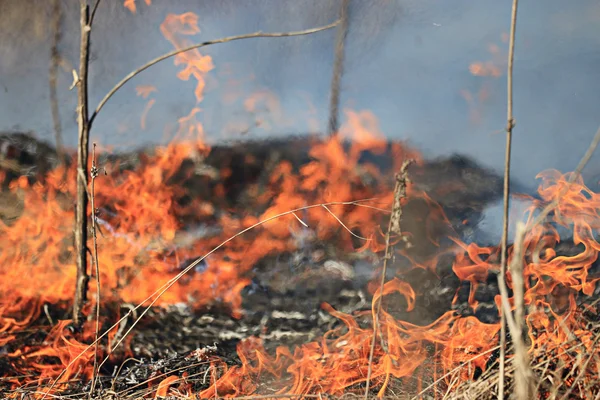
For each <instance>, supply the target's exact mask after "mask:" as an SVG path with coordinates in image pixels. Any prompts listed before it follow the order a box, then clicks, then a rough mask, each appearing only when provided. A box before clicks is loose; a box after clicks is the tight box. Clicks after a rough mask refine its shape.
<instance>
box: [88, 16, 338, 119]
mask: <svg viewBox="0 0 600 400" xmlns="http://www.w3.org/2000/svg"><path fill="white" fill-rule="evenodd" d="M338 24H339V21H335V22H333V23H331V24H329V25H325V26H321V27H319V28H312V29H306V30H303V31H295V32H275V33H262V32H255V33H247V34H244V35H237V36H229V37H224V38H221V39H216V40H209V41H206V42H202V43H197V44H193V45H191V46H188V47H185V48H183V49H177V50H173V51H172V52H170V53H167V54H163V55H162V56H160V57H157V58H155V59H154V60H152V61H149V62H148V63H146V64H144V65H143V66H141V67H139V68H138V69H136V70H134V71H131V72H130V73H129V74H128V75H127V76H125V77H124V78H123V79H121V81H120V82H119V83H117V84H116V85H115V87H113V88H112V89H111V90H110V92H108V93H107V94H106V96H104V98H103V99H102V100H101V101H100V103H99V104H98V106H97V107H96V109H95V110H94V112H93V113H92V115H91V116H90V120H89V125H90V128H91V125H92V123H93V122H94V120H95V119H96V116H97V115H98V113H99V112H100V110H101V109H102V107H104V105H105V104H106V103H107V102H108V100H110V98H111V97H112V96H113V95H114V94H115V93H116V92H117V91H118V90H119V89H121V88H122V87H123V86H124V85H125V84H126V83H127V82H129V81H130V80H131V79H133V78H134V77H135V76H136V75H138V74H140V73H141V72H143V71H145V70H147V69H148V68H150V67H151V66H153V65H155V64H158V63H159V62H161V61H164V60H166V59H168V58H171V57H175V56H176V55H178V54H181V53H185V52H186V51H190V50H194V49H199V48H200V47H205V46H210V45H213V44H218V43H227V42H233V41H235V40H241V39H252V38H259V37H264V38H269V37H271V38H275V37H289V36H303V35H310V34H313V33H317V32H321V31H325V30H328V29H331V28H333V27H335V26H337V25H338Z"/></svg>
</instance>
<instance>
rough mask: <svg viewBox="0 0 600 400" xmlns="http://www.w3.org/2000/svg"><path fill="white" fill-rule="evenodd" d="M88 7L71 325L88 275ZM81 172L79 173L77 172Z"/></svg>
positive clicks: (80, 84)
mask: <svg viewBox="0 0 600 400" xmlns="http://www.w3.org/2000/svg"><path fill="white" fill-rule="evenodd" d="M88 22H89V7H88V5H87V1H86V0H80V28H81V43H80V54H79V76H78V80H77V89H78V96H77V125H78V130H79V135H78V136H79V140H78V147H77V171H78V173H77V209H76V214H75V253H76V257H77V279H76V287H75V299H74V302H73V322H74V323H75V325H77V326H80V325H81V323H82V315H81V312H82V308H83V305H84V303H85V301H86V299H87V288H88V281H89V276H88V273H87V205H88V198H87V185H88V179H87V174H86V173H85V172H84V171H85V170H86V169H87V163H88V140H89V134H90V132H89V122H88V115H89V114H88V86H87V80H88V65H89V47H90V27H89V24H88ZM79 172H82V173H79Z"/></svg>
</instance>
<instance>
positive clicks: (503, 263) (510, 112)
mask: <svg viewBox="0 0 600 400" xmlns="http://www.w3.org/2000/svg"><path fill="white" fill-rule="evenodd" d="M518 5H519V0H513V5H512V15H511V23H510V39H509V48H508V71H507V77H506V81H507V117H506V119H507V125H506V150H505V158H504V210H503V217H502V218H503V223H502V245H501V247H502V250H501V253H500V274H501V275H502V277H504V276H505V275H506V258H507V257H506V256H507V247H508V212H509V196H510V153H511V146H512V143H511V142H512V131H513V128H514V126H515V121H514V118H513V60H514V55H515V32H516V28H517V8H518ZM500 308H502V307H500ZM509 311H510V310H509ZM505 362H506V319H505V313H503V312H502V310H500V374H499V377H498V400H503V399H504V366H505Z"/></svg>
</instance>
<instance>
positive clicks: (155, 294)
mask: <svg viewBox="0 0 600 400" xmlns="http://www.w3.org/2000/svg"><path fill="white" fill-rule="evenodd" d="M360 201H364V200H357V201H343V202H341V201H337V202H330V203H320V204H313V205H310V206H304V207H300V208H296V209H293V210H289V211H286V212H283V213H280V214H277V215H274V216H272V217H269V218H266V219H264V220H261V221H258V222H257V223H255V224H253V225H251V226H249V227H247V228H245V229H243V230H241V231H239V232H238V233H236V234H235V235H233V236H231V237H229V238H228V239H226V240H224V241H223V242H221V243H220V244H219V245H217V246H215V247H214V248H213V249H212V250H210V251H209V252H208V253H206V254H205V255H203V256H202V257H199V258H197V259H196V260H194V261H193V262H192V263H190V265H188V266H187V267H185V268H184V269H183V270H182V271H181V272H179V273H178V274H177V275H175V276H174V277H173V278H171V279H169V280H168V281H167V282H165V283H164V284H163V285H162V286H161V287H159V288H158V289H156V290H155V291H154V292H153V293H152V294H150V295H149V296H148V297H146V299H144V300H142V301H141V302H140V303H139V304H138V305H137V306H135V307H133V308H132V309H130V310H129V311H128V312H127V313H126V314H125V315H124V316H123V317H121V318H120V319H119V320H118V321H117V322H115V323H114V324H113V325H112V326H110V327H109V328H108V329H107V330H106V331H105V332H104V333H103V334H101V335H100V336H99V337H98V338H97V339H96V340H94V342H93V343H91V344H89V345H88V346H87V347H86V348H85V349H83V350H82V351H81V352H80V353H79V354H77V355H76V356H75V357H73V359H72V360H71V361H70V362H69V364H67V365H66V366H65V368H64V369H63V371H62V372H61V373H60V374H58V376H57V377H56V378H55V379H54V381H53V382H52V384H51V385H50V388H49V389H48V392H47V393H49V392H50V391H51V390H52V389H53V388H54V387H55V386H56V384H57V383H58V382H59V381H60V379H61V378H62V377H63V376H64V374H65V373H66V372H67V370H68V369H69V368H70V367H71V366H72V365H73V364H74V363H76V362H77V360H79V359H80V358H81V357H82V356H83V355H84V354H85V353H86V352H87V351H88V350H90V349H91V348H92V347H93V346H95V345H96V343H98V341H99V340H102V339H103V338H104V337H106V336H107V335H108V334H109V332H110V331H112V330H113V329H114V328H115V327H117V326H118V325H119V324H120V323H121V322H123V321H124V320H126V319H127V318H129V316H130V315H132V314H133V313H134V312H136V311H137V310H138V309H140V308H141V307H142V306H143V305H144V304H146V303H147V302H149V301H150V304H149V305H148V306H147V307H146V308H145V309H144V311H143V312H142V313H141V314H140V315H139V316H138V317H137V318H136V319H135V321H134V322H133V324H132V326H131V327H130V328H129V329H128V330H127V332H125V334H124V335H123V337H122V338H121V339H119V341H118V342H117V343H116V344H115V345H114V346H113V349H112V351H109V352H108V354H107V355H106V357H105V359H104V360H103V361H102V363H100V365H99V366H98V368H101V367H102V366H103V365H104V363H105V362H106V361H107V360H108V357H110V355H111V354H112V352H113V351H114V350H116V349H117V347H118V346H119V345H120V344H121V343H122V342H123V341H124V340H125V338H126V337H127V336H128V335H129V333H131V331H132V330H133V328H134V327H135V326H136V325H137V324H138V323H139V322H140V320H141V319H142V318H143V317H144V316H145V315H146V314H147V313H148V311H150V309H151V307H152V306H153V305H154V304H155V303H156V302H157V301H158V300H159V299H160V298H161V297H162V296H163V295H164V294H165V293H166V292H167V291H168V290H169V289H170V288H171V287H172V286H173V285H174V284H175V283H176V282H177V281H179V279H181V278H182V277H183V276H184V275H186V274H187V273H188V272H190V271H191V270H192V269H194V268H195V267H196V266H197V265H198V264H200V263H201V262H202V261H204V260H205V259H206V258H207V257H210V256H211V255H212V254H214V253H215V252H217V251H218V250H219V249H221V248H222V247H224V246H225V245H227V244H228V243H229V242H231V241H233V240H235V239H236V238H238V237H240V236H242V235H244V234H246V233H248V232H249V231H251V230H253V229H255V228H257V227H259V226H261V225H264V224H266V223H268V222H271V221H274V220H276V219H279V218H281V217H284V216H286V215H290V214H294V213H298V212H300V211H304V210H310V209H314V208H317V207H323V205H326V206H333V205H345V206H347V205H354V206H357V207H362V206H363V205H362V204H360ZM47 395H48V394H45V395H44V396H43V397H42V398H41V400H44V399H45V398H46V397H47Z"/></svg>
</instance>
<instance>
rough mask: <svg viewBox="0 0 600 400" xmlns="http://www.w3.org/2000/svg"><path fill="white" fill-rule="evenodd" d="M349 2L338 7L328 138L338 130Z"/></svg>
mask: <svg viewBox="0 0 600 400" xmlns="http://www.w3.org/2000/svg"><path fill="white" fill-rule="evenodd" d="M349 3H350V0H342V5H341V6H340V25H339V26H338V29H337V39H336V44H335V60H334V63H333V76H332V78H331V91H330V93H331V94H330V98H329V136H333V135H335V134H336V133H337V131H338V128H339V121H338V120H339V107H340V85H341V82H342V75H343V74H344V53H345V51H344V47H345V44H346V36H348V5H349Z"/></svg>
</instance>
